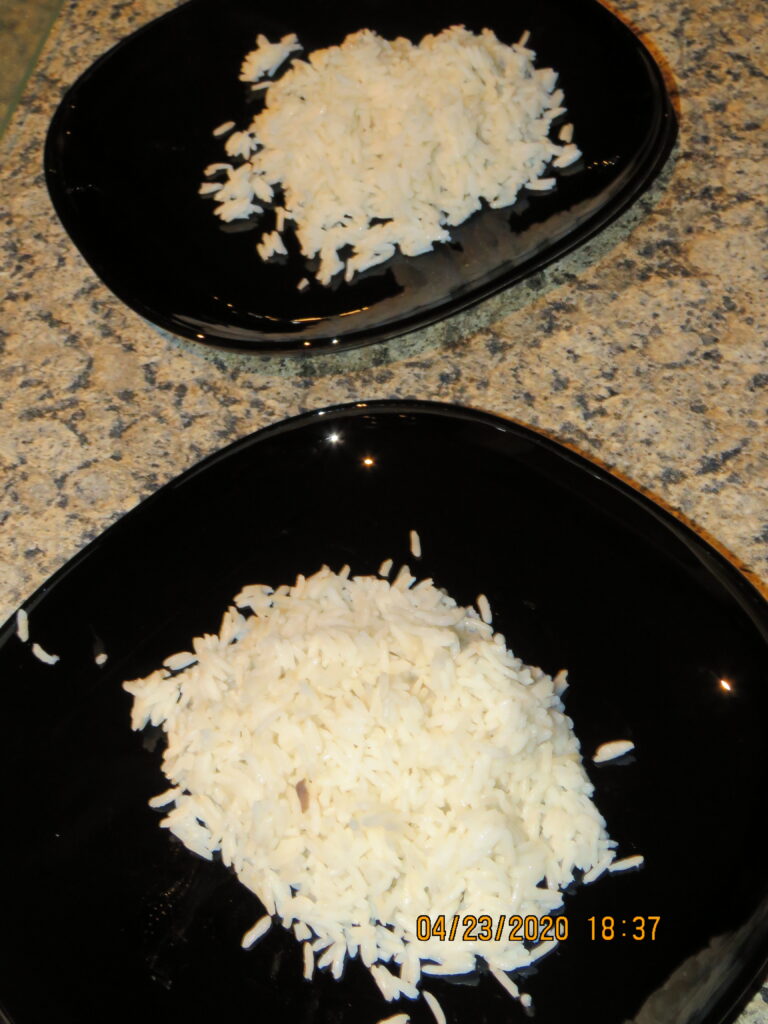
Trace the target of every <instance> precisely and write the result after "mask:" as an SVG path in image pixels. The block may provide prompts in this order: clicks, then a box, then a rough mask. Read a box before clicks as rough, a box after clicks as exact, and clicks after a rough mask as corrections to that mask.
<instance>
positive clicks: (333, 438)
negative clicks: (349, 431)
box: [328, 432, 341, 444]
mask: <svg viewBox="0 0 768 1024" xmlns="http://www.w3.org/2000/svg"><path fill="white" fill-rule="evenodd" d="M328 440H329V441H330V442H331V444H338V443H339V441H340V440H341V434H337V433H335V432H334V433H333V434H329V435H328Z"/></svg>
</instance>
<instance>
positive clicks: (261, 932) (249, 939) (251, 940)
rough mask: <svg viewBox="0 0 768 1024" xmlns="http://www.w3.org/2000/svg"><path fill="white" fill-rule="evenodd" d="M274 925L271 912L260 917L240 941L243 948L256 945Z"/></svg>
mask: <svg viewBox="0 0 768 1024" xmlns="http://www.w3.org/2000/svg"><path fill="white" fill-rule="evenodd" d="M271 927H272V918H271V917H270V916H269V914H265V915H264V916H263V917H260V918H259V920H258V921H257V922H256V924H255V925H254V926H253V927H252V928H249V929H248V931H247V932H246V933H245V935H244V936H243V937H242V939H241V941H240V945H241V946H242V948H243V949H250V948H251V946H255V945H256V943H257V942H258V941H259V939H261V938H263V937H264V936H265V935H266V934H267V932H268V931H269V929H270V928H271Z"/></svg>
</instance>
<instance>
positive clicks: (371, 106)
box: [200, 26, 581, 284]
mask: <svg viewBox="0 0 768 1024" xmlns="http://www.w3.org/2000/svg"><path fill="white" fill-rule="evenodd" d="M526 39H527V35H526V36H525V37H524V38H523V39H522V40H521V41H520V42H519V43H516V44H513V45H512V46H506V45H505V44H503V43H501V42H500V41H499V40H498V39H497V38H496V36H495V35H494V33H493V32H491V31H490V30H489V29H483V31H482V32H481V33H480V34H479V35H475V34H473V33H472V32H469V31H467V30H466V29H465V28H464V27H462V26H453V27H452V28H448V29H446V30H445V31H443V32H441V33H440V34H439V35H428V36H425V37H424V39H422V41H421V43H420V44H419V45H414V44H413V43H411V42H410V41H409V40H407V39H403V38H398V39H394V40H392V41H389V40H386V39H383V38H382V37H381V36H379V35H377V34H376V33H375V32H373V31H371V30H369V29H364V30H362V31H360V32H356V33H355V34H353V35H350V36H348V37H347V38H346V39H345V40H344V41H343V43H342V44H341V45H340V46H331V47H329V48H327V49H324V50H315V51H314V52H312V53H310V54H309V55H308V57H307V59H306V60H302V59H297V58H296V57H294V56H293V54H294V53H295V52H296V51H298V50H301V46H300V44H299V42H298V40H297V38H296V36H295V35H290V36H285V37H284V38H283V39H282V40H281V41H280V42H279V43H271V42H269V40H267V39H266V37H264V36H259V37H258V40H257V44H258V45H257V48H256V49H255V50H254V51H253V52H251V53H250V54H248V55H247V56H246V58H245V60H244V62H243V66H242V71H241V76H240V77H241V79H242V80H244V81H248V82H253V83H259V84H258V85H255V86H254V87H255V88H257V89H263V90H264V109H263V110H262V111H261V112H260V113H258V114H257V115H256V116H255V117H254V118H253V120H252V121H251V123H250V125H248V126H247V127H245V128H244V129H243V130H241V131H235V132H233V133H231V134H230V131H231V128H232V127H233V122H226V123H225V124H223V125H220V126H219V128H217V129H216V130H215V134H221V135H222V136H224V135H226V136H228V137H227V138H226V142H225V148H226V152H227V155H228V157H229V158H230V160H231V161H232V162H225V163H217V164H212V165H210V166H209V167H208V168H207V169H206V174H207V176H208V178H209V180H207V181H206V182H205V183H204V184H203V185H202V186H201V188H200V191H201V193H203V194H204V195H209V196H211V197H212V198H213V199H214V200H215V201H216V204H217V205H216V214H217V215H218V216H219V217H220V218H221V219H222V220H224V221H232V220H237V219H240V218H247V217H252V216H258V217H260V224H261V223H263V227H264V230H263V233H262V235H261V239H260V241H259V243H258V245H257V251H258V253H259V255H260V256H261V258H262V259H265V260H266V259H269V258H271V257H272V256H274V255H279V254H285V253H286V251H287V250H286V246H285V228H286V225H290V226H291V227H292V229H293V231H294V232H295V236H296V238H297V240H298V244H299V247H300V249H301V252H302V253H303V255H304V256H305V257H307V258H310V259H311V258H316V259H317V270H316V273H315V276H316V278H317V280H318V281H319V282H320V283H321V284H328V283H329V282H330V281H331V280H332V278H333V277H334V276H335V275H337V274H339V273H340V272H342V271H344V277H345V279H346V280H350V279H351V278H352V277H353V275H354V274H356V273H358V272H361V271H363V270H366V269H367V268H369V267H372V266H375V265H377V264H379V263H382V262H384V261H385V260H388V259H389V258H390V257H391V256H392V255H393V254H394V253H395V251H396V250H398V249H399V251H400V252H401V253H403V254H404V255H406V256H417V255H419V254H421V253H424V252H427V251H429V250H430V249H432V247H433V246H434V245H435V243H437V242H446V241H448V240H449V239H450V232H449V228H450V227H452V226H455V225H458V224H461V223H462V222H463V221H465V220H466V219H467V218H468V217H469V216H470V215H471V214H473V213H474V212H475V211H476V210H479V209H480V208H481V201H483V200H484V201H485V202H486V203H488V204H489V205H490V206H491V207H503V206H509V205H511V204H512V203H514V201H515V199H516V198H517V196H518V193H519V192H520V190H521V189H523V188H526V187H527V188H528V189H533V190H539V191H541V190H546V189H549V188H551V187H552V186H553V185H554V182H555V179H554V177H544V175H545V172H547V169H548V168H549V167H550V166H551V167H555V168H560V167H566V166H568V165H569V164H571V163H573V162H574V161H575V160H577V159H578V158H579V156H580V155H581V154H580V152H579V150H578V148H577V147H576V146H575V145H574V144H573V142H572V141H571V137H572V128H571V126H570V125H567V126H563V128H564V131H561V133H560V139H561V140H562V141H555V140H554V139H552V138H550V128H551V125H552V121H553V120H554V119H555V118H557V117H559V116H560V115H561V114H563V113H564V112H565V107H564V106H563V102H564V97H563V92H562V90H561V89H557V88H556V83H557V73H556V72H555V71H553V70H552V69H551V68H539V69H536V68H535V67H534V58H535V56H536V55H535V53H534V52H533V51H532V50H530V49H528V48H527V47H526V45H525V41H526ZM288 60H289V61H290V64H289V66H288V67H287V69H286V70H285V71H284V73H283V74H282V75H281V77H279V78H277V79H276V80H269V81H264V82H262V81H261V79H263V78H265V76H269V75H274V74H275V72H276V71H277V70H278V69H279V68H280V67H281V66H282V65H283V64H284V62H285V61H288ZM267 210H269V211H270V212H269V214H268V215H267V213H266V211H267ZM347 247H349V248H347Z"/></svg>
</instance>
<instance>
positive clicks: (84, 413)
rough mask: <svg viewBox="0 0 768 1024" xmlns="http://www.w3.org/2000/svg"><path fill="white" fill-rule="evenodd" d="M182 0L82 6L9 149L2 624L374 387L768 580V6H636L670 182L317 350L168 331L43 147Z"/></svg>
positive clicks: (743, 1) (767, 583)
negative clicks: (291, 424) (237, 462)
mask: <svg viewBox="0 0 768 1024" xmlns="http://www.w3.org/2000/svg"><path fill="white" fill-rule="evenodd" d="M171 6H172V4H171V3H169V2H168V0H144V2H135V3H130V2H112V3H109V2H107V3H105V2H102V0H99V2H96V0H79V2H78V0H70V2H69V3H67V4H66V5H65V8H64V12H63V14H62V16H61V17H60V18H59V21H58V23H57V25H56V26H55V28H54V31H53V34H52V36H51V38H50V39H49V41H48V44H47V46H46V48H45V50H44V52H43V55H42V57H41V59H40V61H39V64H38V68H37V71H36V73H35V74H34V75H33V77H32V79H31V81H30V83H29V86H28V88H27V91H26V94H25V96H24V98H23V100H22V103H21V105H20V107H19V109H18V111H17V114H16V116H15V118H14V120H13V122H12V124H11V126H10V129H9V131H8V133H7V135H6V138H5V139H4V142H3V156H2V170H1V171H0V174H1V175H2V195H3V209H2V214H1V216H2V254H1V255H0V261H1V262H0V274H2V292H3V294H4V303H3V317H2V322H1V323H0V380H1V381H2V384H1V389H0V465H1V466H2V499H1V500H0V524H2V529H1V532H0V621H2V620H3V619H4V618H5V617H6V616H7V615H9V614H10V613H11V612H12V611H13V610H14V609H15V607H16V606H17V605H18V604H19V603H20V602H21V601H22V600H23V599H24V598H26V597H27V596H29V594H31V592H32V591H33V590H34V589H35V588H36V587H37V586H39V585H40V584H41V583H42V582H43V581H44V580H45V579H46V578H47V577H48V576H49V575H50V574H51V573H52V572H53V571H54V570H55V569H57V568H58V567H59V566H61V565H62V564H63V563H64V562H65V561H66V560H67V559H69V558H70V557H71V556H72V555H73V554H75V552H77V551H78V550H79V549H80V548H81V547H82V546H83V545H84V544H85V543H86V542H87V541H88V540H89V539H91V538H93V537H94V536H96V535H97V534H98V533H99V532H101V531H102V530H103V529H104V528H105V527H106V526H107V525H108V524H109V523H111V522H113V521H114V520H115V519H117V518H118V517H119V516H120V515H122V514H123V513H124V512H125V511H127V510H128V509H130V508H131V507H132V506H134V505H135V504H136V503H137V502H139V501H140V500H141V499H142V498H143V497H145V496H146V495H148V494H150V493H151V492H153V491H154V490H155V489H156V488H157V487H158V486H159V485H161V484H162V483H164V482H165V481H167V480H169V479H170V478H171V477H173V476H175V475H177V474H178V473H179V472H180V471H182V470H183V469H185V468H187V467H188V466H190V465H192V464H193V463H194V462H196V461H197V460H198V459H200V458H201V457H203V456H205V455H207V454H208V453H210V452H212V451H214V450H215V449H217V448H220V447H221V446H223V445H224V444H226V443H227V442H229V441H232V440H234V439H236V438H238V437H242V436H244V435H245V434H248V433H250V432H251V431H253V430H255V429H257V428H258V427H260V426H263V425H265V424H267V423H271V422H274V421H276V420H279V419H281V418H283V417H285V416H289V415H293V414H295V413H298V412H300V411H303V410H307V409H313V408H319V407H322V406H325V405H329V404H332V403H336V402H344V401H348V400H359V399H364V398H366V399H371V398H392V397H401V398H402V397H418V398H431V399H440V400H447V401H454V402H459V403H463V404H466V405H471V406H476V407H480V408H483V409H487V410H490V411H493V412H498V413H501V414H503V415H505V416H510V417H513V418H515V419H517V420H520V421H522V422H524V423H527V424H530V425H532V426H534V427H537V428H539V429H541V430H544V431H546V432H548V433H550V434H551V435H553V436H555V437H556V438H559V439H561V440H564V441H566V442H568V443H570V444H572V445H574V446H575V447H576V448H577V449H578V450H579V451H581V452H582V453H583V454H586V455H588V456H591V457H594V458H597V459H599V460H600V461H601V462H602V463H603V464H604V465H606V466H608V467H609V468H611V469H613V470H615V471H616V472H618V473H620V474H621V475H622V476H624V477H625V478H627V479H629V480H631V481H634V482H635V483H636V484H638V485H639V486H640V487H642V488H643V489H645V490H646V491H648V492H649V493H651V494H652V495H653V496H655V497H656V498H657V499H659V500H661V501H662V502H663V503H665V504H666V505H667V506H668V507H670V508H672V509H673V510H674V511H676V512H677V513H679V514H681V515H682V516H684V517H685V518H686V519H687V520H688V521H689V522H691V523H692V524H693V525H694V526H695V527H696V528H697V529H698V530H699V531H700V532H702V533H704V534H705V535H706V536H707V537H709V538H710V539H711V540H714V541H715V542H716V543H717V544H718V546H720V547H721V549H724V550H726V551H727V552H729V553H730V555H731V557H732V558H733V559H734V560H735V561H736V562H737V564H740V565H741V566H742V568H743V569H744V570H745V571H746V572H747V573H748V574H749V575H750V576H751V578H752V579H753V581H754V582H756V583H757V584H758V585H759V586H761V587H762V588H763V590H764V591H765V590H766V589H768V500H767V499H768V432H767V431H766V412H767V411H768V402H767V399H768V312H767V311H768V286H767V285H766V275H765V266H766V231H767V227H768V225H767V224H766V216H765V207H764V202H763V200H762V198H761V196H763V197H764V196H765V195H766V194H768V182H766V176H767V173H768V172H767V168H768V161H766V159H765V157H766V154H765V145H766V139H765V134H764V130H763V131H761V127H762V128H764V125H763V124H762V119H763V118H764V115H765V111H766V109H768V89H767V88H766V75H765V73H764V70H761V68H762V69H765V67H766V60H765V45H766V14H765V10H764V9H763V8H761V7H760V5H758V4H754V3H752V2H751V0H723V2H717V0H690V2H686V0H682V2H681V3H678V4H669V3H668V2H667V0H621V2H620V3H617V9H618V10H619V11H620V12H621V14H622V16H623V17H624V18H625V19H626V20H628V21H629V22H630V23H631V24H632V25H633V26H634V28H635V29H636V31H637V32H638V34H639V35H640V36H641V37H642V38H643V39H644V40H645V41H646V43H647V44H648V45H649V46H650V48H651V49H652V50H653V51H654V53H655V54H657V56H658V57H659V59H660V62H661V63H662V64H663V66H664V68H665V70H666V71H667V75H668V81H669V83H670V87H671V88H672V89H673V91H674V93H675V97H676V99H675V101H676V104H677V107H678V111H679V115H680V120H681V133H680V140H679V142H678V145H677V147H676V149H675V151H674V153H673V155H672V158H671V159H670V161H669V162H668V164H667V166H666V168H665V170H664V172H663V174H662V175H661V177H660V179H659V180H658V182H657V183H656V184H655V185H654V187H653V188H652V189H651V191H650V192H649V193H647V194H646V196H645V197H644V198H643V199H642V200H641V201H640V202H639V203H638V204H637V205H636V206H635V207H634V208H633V209H632V210H631V211H629V212H628V213H627V214H625V215H624V216H623V217H622V218H621V220H620V221H619V222H617V223H616V224H615V225H614V226H612V227H611V228H609V229H608V230H607V231H605V232H604V233H603V234H602V235H600V236H599V237H598V238H597V239H595V240H593V241H592V242H590V243H589V244H587V245H586V246H584V247H582V248H581V249H580V250H578V251H577V252H575V253H573V254H571V255H569V256H568V257H566V258H564V259H562V260H561V261H560V262H558V263H557V264H556V265H554V266H552V267H550V268H549V269H547V270H546V271H544V272H543V273H540V274H538V275H537V276H536V277H535V278H533V279H532V280H530V282H529V283H528V284H526V285H524V286H518V287H516V288H514V289H512V290H510V291H508V292H506V293H503V294H501V295H499V296H497V297H495V298H494V299H492V300H489V301H487V302H486V303H484V304H483V305H481V306H479V307H476V308H475V309H473V310H470V311H469V312H467V313H464V314H461V315H458V316H455V317H453V318H452V319H450V320H448V321H445V322H443V323H441V324H438V325H436V326H433V327H430V328H428V329H426V330H423V331H419V332H417V333H415V334H412V335H409V336H407V337H405V338H402V339H399V340H395V341H393V342H390V343H387V344H383V345H377V346H373V347H369V348H365V349H360V350H357V351H355V352H351V353H339V354H334V355H328V356H318V357H313V358H303V359H299V360H277V359H269V358H243V357H229V356H220V355H213V354H212V353H211V352H209V351H208V350H205V349H203V348H200V347H197V346H195V345H193V344H191V343H186V342H180V341H177V340H174V339H170V338H168V337H165V336H163V335H162V334H160V333H159V332H158V331H157V330H155V329H154V328H152V327H150V326H149V325H147V324H146V323H144V322H143V321H142V320H141V319H140V318H139V317H138V316H136V315H135V314H133V313H132V312H130V311H129V310H128V309H126V308H125V307H124V306H123V305H121V303H120V302H119V301H118V300H117V299H115V298H114V297H113V296H112V295H111V293H110V292H108V291H107V289H106V288H104V287H103V286H102V285H101V283H100V282H99V281H98V280H97V279H96V278H95V277H94V275H93V273H92V272H91V271H90V269H89V268H88V267H87V266H86V265H85V263H84V261H83V260H82V259H81V258H80V256H79V255H78V254H77V252H76V251H75V249H74V247H73V246H72V245H71V244H70V242H69V241H68V239H67V237H66V236H65V234H64V232H63V230H62V228H61V227H60V225H59V223H58V221H57V220H56V217H55V215H54V213H53V210H52V208H51V205H50V203H49V200H48V197H47V194H46V191H45V187H44V182H43V176H42V172H41V151H42V144H43V139H44V136H45V131H46V129H47V125H48V121H49V119H50V116H51V115H52V113H53V111H54V109H55V107H56V104H57V103H58V101H59V99H60V97H61V95H62V92H63V91H64V89H65V88H66V87H67V86H68V85H69V84H70V83H72V82H73V80H74V79H75V78H76V76H77V75H78V74H79V73H80V72H81V71H83V70H85V68H86V67H87V66H88V65H89V64H90V63H91V61H92V60H93V59H94V58H95V57H97V56H99V55H100V54H101V53H102V52H103V51H104V49H106V48H107V47H108V46H109V45H111V44H112V43H114V42H115V41H117V40H118V39H120V38H121V37H122V36H124V35H126V34H127V33H128V32H130V31H131V30H133V29H134V28H136V27H138V26H139V25H141V24H143V23H145V22H146V21H148V20H150V19H151V18H152V17H153V16H155V15H157V14H159V13H161V12H163V11H164V10H167V9H168V8H169V7H171ZM761 147H762V149H761ZM765 992H766V996H768V989H766V990H765ZM766 1011H768V1007H767V1006H765V1002H764V1000H763V999H762V998H761V996H760V995H758V996H757V997H756V998H755V1000H754V1001H753V1002H752V1004H751V1005H750V1006H749V1008H748V1009H747V1010H746V1011H745V1013H744V1016H743V1019H744V1020H747V1019H750V1020H755V1021H757V1020H759V1021H761V1022H768V1012H766Z"/></svg>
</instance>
